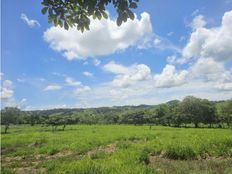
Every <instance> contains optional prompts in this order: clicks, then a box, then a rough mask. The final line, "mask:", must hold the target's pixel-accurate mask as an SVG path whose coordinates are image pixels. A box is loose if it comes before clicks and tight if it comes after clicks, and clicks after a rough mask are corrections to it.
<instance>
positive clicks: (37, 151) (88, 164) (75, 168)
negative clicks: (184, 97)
mask: <svg viewBox="0 0 232 174" xmlns="http://www.w3.org/2000/svg"><path fill="white" fill-rule="evenodd" d="M1 173H3V174H8V173H9V174H10V173H16V174H29V173H51V174H61V173H67V174H109V173H112V174H152V173H172V174H177V173H178V174H179V173H180V174H185V173H186V174H189V173H204V174H206V173H207V174H208V173H210V174H211V173H215V174H230V173H232V130H231V129H208V128H197V129H196V128H170V127H163V126H152V127H151V128H150V127H149V126H132V125H72V126H70V125H68V126H67V127H66V129H65V131H61V130H60V131H59V130H58V131H51V127H41V126H40V125H36V126H29V125H20V126H14V127H13V126H12V127H11V128H10V129H9V133H8V134H1Z"/></svg>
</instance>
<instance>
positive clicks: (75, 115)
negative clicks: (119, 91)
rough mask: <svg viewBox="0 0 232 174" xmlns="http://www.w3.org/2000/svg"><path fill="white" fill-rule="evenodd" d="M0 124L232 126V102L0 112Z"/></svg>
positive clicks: (193, 100) (194, 101) (188, 99)
mask: <svg viewBox="0 0 232 174" xmlns="http://www.w3.org/2000/svg"><path fill="white" fill-rule="evenodd" d="M1 115H2V116H1V121H2V122H1V123H2V124H5V125H9V124H31V125H34V124H45V125H65V124H135V125H139V124H159V125H167V126H181V125H186V124H193V125H194V126H195V127H198V126H199V124H200V123H203V124H209V125H212V124H218V125H219V126H221V125H223V124H226V125H228V126H230V125H231V123H232V100H226V101H217V102H215V101H208V100H206V99H200V98H196V97H192V96H188V97H185V98H184V99H183V101H179V100H172V101H169V102H167V103H163V104H159V105H139V106H114V107H99V108H86V109H77V108H73V109H50V110H35V111H20V110H19V109H17V108H11V107H8V108H4V109H3V110H1Z"/></svg>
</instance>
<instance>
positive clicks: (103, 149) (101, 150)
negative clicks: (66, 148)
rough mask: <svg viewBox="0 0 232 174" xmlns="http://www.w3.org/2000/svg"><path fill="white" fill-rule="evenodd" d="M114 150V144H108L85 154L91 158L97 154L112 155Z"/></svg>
mask: <svg viewBox="0 0 232 174" xmlns="http://www.w3.org/2000/svg"><path fill="white" fill-rule="evenodd" d="M115 150H116V143H113V144H108V145H106V146H99V147H98V148H96V149H93V150H90V151H88V152H87V155H88V156H92V155H95V154H98V153H104V154H112V153H113V152H114V151H115Z"/></svg>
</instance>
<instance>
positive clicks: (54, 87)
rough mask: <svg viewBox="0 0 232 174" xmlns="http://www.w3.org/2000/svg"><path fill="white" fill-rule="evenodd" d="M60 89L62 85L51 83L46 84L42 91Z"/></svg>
mask: <svg viewBox="0 0 232 174" xmlns="http://www.w3.org/2000/svg"><path fill="white" fill-rule="evenodd" d="M60 89H62V86H60V85H56V84H52V85H48V86H47V87H46V88H44V91H56V90H60Z"/></svg>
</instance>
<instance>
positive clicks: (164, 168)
mask: <svg viewBox="0 0 232 174" xmlns="http://www.w3.org/2000/svg"><path fill="white" fill-rule="evenodd" d="M231 164H232V158H225V157H208V158H206V159H202V158H201V159H196V160H173V159H168V158H164V157H162V156H150V157H149V166H151V167H152V168H154V169H155V170H157V172H159V173H172V174H177V173H178V174H179V173H181V174H189V173H211V174H229V173H231V172H232V166H231Z"/></svg>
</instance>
